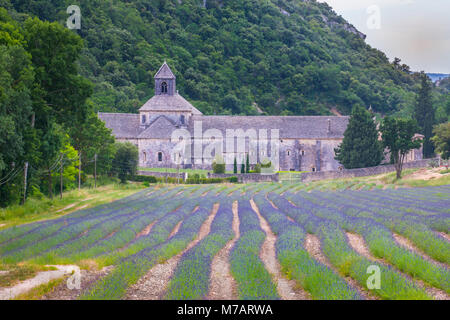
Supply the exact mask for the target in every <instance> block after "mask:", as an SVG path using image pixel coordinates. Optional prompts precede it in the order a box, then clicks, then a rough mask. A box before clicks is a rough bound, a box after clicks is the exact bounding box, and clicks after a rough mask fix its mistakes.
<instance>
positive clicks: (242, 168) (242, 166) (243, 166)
mask: <svg viewBox="0 0 450 320" xmlns="http://www.w3.org/2000/svg"><path fill="white" fill-rule="evenodd" d="M241 173H242V174H244V173H245V163H244V162H242V164H241Z"/></svg>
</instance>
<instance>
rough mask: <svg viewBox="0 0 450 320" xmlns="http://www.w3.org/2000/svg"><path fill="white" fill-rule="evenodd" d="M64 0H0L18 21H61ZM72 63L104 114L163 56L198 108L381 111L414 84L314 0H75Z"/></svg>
mask: <svg viewBox="0 0 450 320" xmlns="http://www.w3.org/2000/svg"><path fill="white" fill-rule="evenodd" d="M71 4H73V1H72V0H62V1H50V0H0V5H2V6H3V7H6V8H7V9H8V10H9V12H10V13H11V14H12V15H13V16H14V18H15V19H17V20H23V19H25V18H26V17H28V16H38V17H39V18H40V19H44V20H50V21H59V22H61V23H62V24H65V21H66V19H67V17H68V14H67V13H66V9H67V7H68V6H69V5H71ZM77 4H78V5H79V6H80V9H81V13H82V21H81V29H80V30H78V31H74V32H78V33H79V34H80V35H81V36H82V38H83V39H84V41H85V47H86V48H85V49H84V53H83V56H82V59H81V61H80V66H81V70H82V73H83V75H84V76H86V77H88V78H89V79H90V80H91V81H92V82H94V84H95V93H94V95H93V97H92V100H93V102H95V104H96V106H97V109H98V110H102V111H119V112H136V111H137V109H138V108H139V107H140V106H141V105H142V104H143V103H144V102H145V101H146V99H148V98H149V97H150V96H151V95H152V94H153V79H152V77H153V75H154V74H155V72H156V71H157V70H158V68H159V66H160V65H161V63H162V62H163V61H164V60H165V59H166V60H167V61H168V63H169V64H170V65H171V67H172V70H173V71H174V72H176V74H177V76H178V79H177V80H178V89H179V90H180V93H181V94H183V95H184V96H186V98H188V99H189V100H190V101H192V102H193V103H194V105H195V106H196V107H197V108H198V109H200V110H201V111H203V112H204V113H206V114H230V113H233V114H258V113H261V112H263V113H267V114H295V115H316V114H329V113H330V112H331V110H334V112H335V113H341V114H348V113H349V112H350V110H351V107H352V106H353V105H354V104H360V105H363V106H366V107H369V106H372V109H373V110H375V111H376V112H380V113H393V112H397V111H401V110H404V109H405V108H406V107H407V106H411V105H412V103H413V101H414V97H415V95H414V90H415V87H416V85H417V81H416V79H415V76H414V75H410V74H409V72H408V71H409V70H408V68H407V66H405V65H403V66H400V65H398V64H392V63H390V62H389V61H388V59H387V57H386V56H385V54H384V53H383V52H380V51H378V50H375V49H373V48H371V47H370V46H369V45H367V44H366V43H365V41H364V39H365V35H363V34H362V33H360V32H359V31H358V30H356V28H355V27H354V26H352V25H351V24H350V23H348V22H347V21H345V20H344V19H343V18H342V17H340V16H338V15H337V14H336V13H335V12H334V11H333V10H332V8H331V7H329V6H328V5H327V4H325V3H318V2H316V1H313V0H309V1H307V0H304V1H301V0H227V1H223V0H183V1H182V0H126V1H125V0H80V1H77Z"/></svg>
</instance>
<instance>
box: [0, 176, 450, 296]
mask: <svg viewBox="0 0 450 320" xmlns="http://www.w3.org/2000/svg"><path fill="white" fill-rule="evenodd" d="M358 184H359V183H358ZM369 185H370V186H371V188H370V189H372V190H365V188H364V187H361V186H359V187H358V188H356V189H355V188H351V187H348V185H347V187H346V188H340V187H336V188H334V187H333V188H325V187H324V184H323V183H322V184H311V185H309V186H308V185H303V184H302V185H300V184H299V185H296V184H254V185H208V186H175V185H173V186H165V185H159V186H154V187H151V188H149V189H145V190H142V191H139V192H137V193H134V194H132V195H130V196H127V197H125V198H122V199H120V200H117V201H114V202H110V203H104V204H101V205H99V206H95V207H91V208H84V209H81V210H77V211H75V212H71V213H68V214H65V215H64V216H60V217H57V218H54V219H51V220H42V221H37V222H33V223H28V224H23V225H20V226H13V227H10V228H6V229H3V230H1V231H0V270H3V271H2V272H0V279H2V278H3V279H5V278H6V277H7V276H8V275H10V276H11V275H12V274H13V273H14V272H18V274H20V277H21V278H20V280H22V279H25V278H27V277H28V278H29V277H32V276H34V275H35V274H36V273H37V272H41V271H43V272H45V269H46V268H47V269H48V268H51V267H49V266H54V265H56V266H57V265H78V266H80V267H81V269H82V271H81V288H80V289H75V290H69V289H67V285H66V283H65V281H53V282H51V283H46V284H43V285H42V286H40V287H37V288H34V289H33V290H34V291H33V292H35V293H34V294H33V293H32V294H28V295H25V296H22V298H24V299H31V298H33V297H34V298H44V299H186V300H188V299H189V300H190V299H244V300H248V299H260V300H265V299H319V300H322V299H333V300H334V299H339V300H361V299H363V300H364V299H370V300H372V299H424V300H428V299H449V295H450V272H449V264H450V236H449V227H450V215H449V213H450V186H449V185H443V186H432V187H424V188H401V189H385V190H383V189H381V188H376V185H375V186H374V185H372V184H369ZM311 186H315V188H314V189H316V190H312V189H313V188H312V187H311ZM327 189H336V190H338V191H332V190H327ZM352 189H355V190H352ZM17 270H19V271H17ZM21 270H22V271H21ZM373 275H375V276H377V275H379V278H377V277H374V276H373ZM12 278H13V277H12ZM374 279H375V280H374ZM0 283H2V286H3V287H8V286H13V285H14V284H15V283H16V282H14V281H10V282H8V281H7V280H4V281H2V282H0ZM0 295H1V288H0ZM16 298H20V296H19V297H16Z"/></svg>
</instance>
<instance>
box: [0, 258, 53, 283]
mask: <svg viewBox="0 0 450 320" xmlns="http://www.w3.org/2000/svg"><path fill="white" fill-rule="evenodd" d="M52 269H53V268H51V267H45V266H39V265H34V264H23V263H19V264H0V271H8V273H0V287H12V286H14V285H16V284H17V283H19V282H20V281H24V280H27V279H30V278H33V277H34V276H35V275H36V274H37V273H38V272H40V271H48V270H52Z"/></svg>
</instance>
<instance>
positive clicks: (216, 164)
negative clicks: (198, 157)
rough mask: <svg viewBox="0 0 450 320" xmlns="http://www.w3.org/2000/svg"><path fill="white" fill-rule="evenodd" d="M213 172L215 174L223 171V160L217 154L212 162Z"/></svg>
mask: <svg viewBox="0 0 450 320" xmlns="http://www.w3.org/2000/svg"><path fill="white" fill-rule="evenodd" d="M212 168H213V172H214V173H216V174H223V173H225V162H224V161H223V159H222V158H221V157H220V156H217V157H216V158H215V159H214V161H213V163H212Z"/></svg>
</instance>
